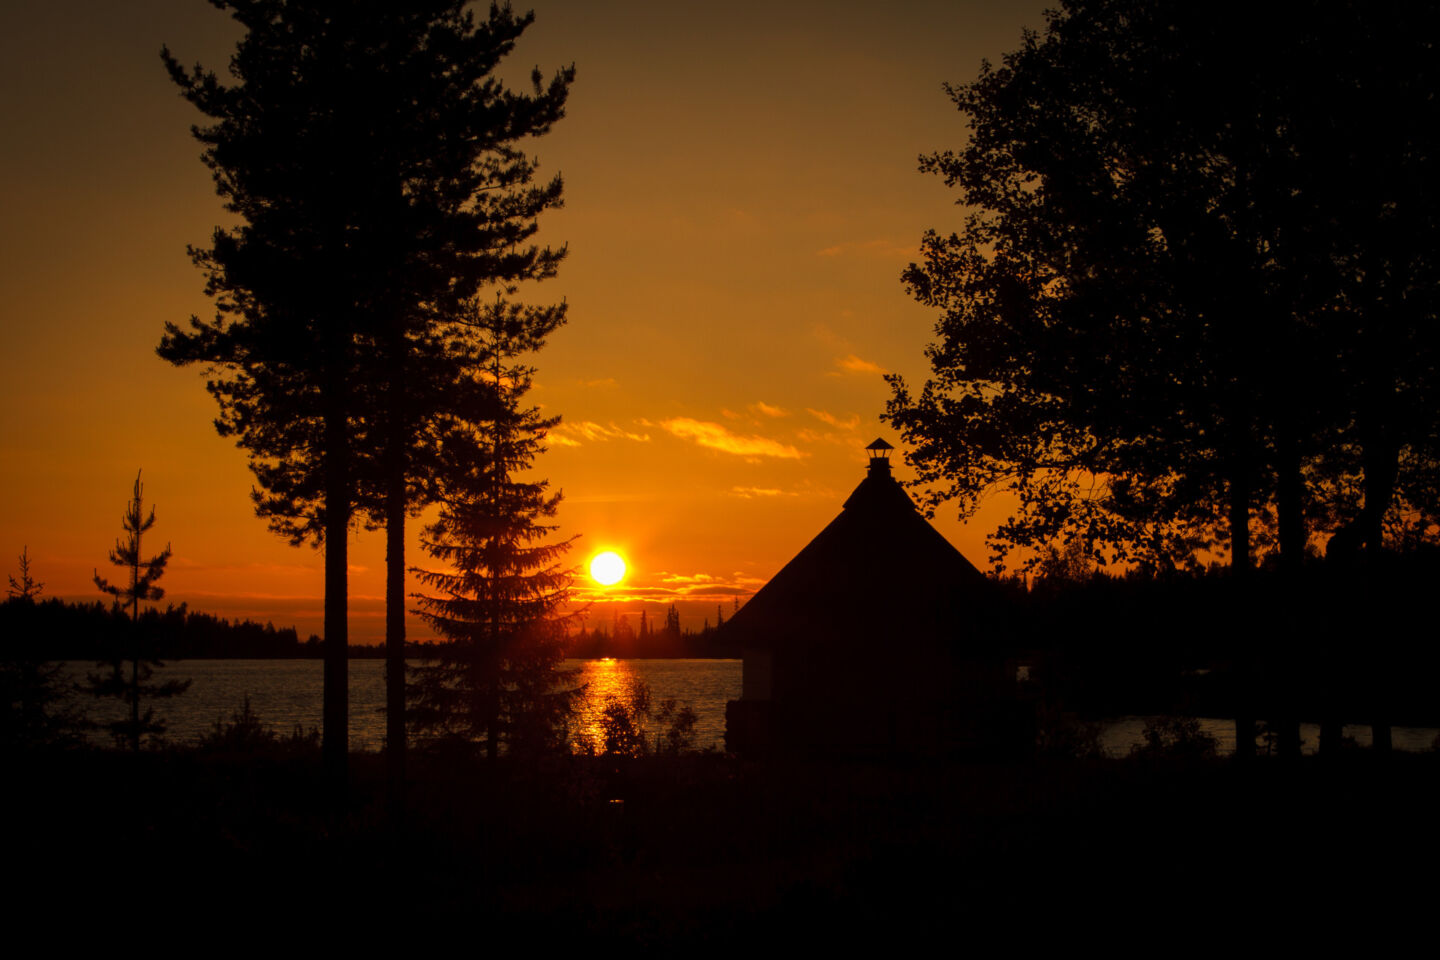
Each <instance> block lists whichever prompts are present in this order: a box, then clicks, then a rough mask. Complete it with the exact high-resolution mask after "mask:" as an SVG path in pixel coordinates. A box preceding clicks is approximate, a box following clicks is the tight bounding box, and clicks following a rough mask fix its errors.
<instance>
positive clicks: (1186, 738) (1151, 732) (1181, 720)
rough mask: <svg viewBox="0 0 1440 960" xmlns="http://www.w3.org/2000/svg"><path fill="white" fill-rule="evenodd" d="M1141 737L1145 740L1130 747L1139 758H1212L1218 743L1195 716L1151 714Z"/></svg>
mask: <svg viewBox="0 0 1440 960" xmlns="http://www.w3.org/2000/svg"><path fill="white" fill-rule="evenodd" d="M1140 736H1141V737H1142V738H1143V740H1144V742H1143V743H1137V744H1136V745H1135V746H1133V747H1131V748H1130V756H1131V757H1134V758H1136V759H1139V760H1162V759H1164V760H1209V759H1213V758H1214V756H1215V749H1216V746H1217V745H1216V742H1215V738H1214V737H1212V736H1210V734H1208V733H1206V732H1205V731H1203V730H1201V729H1200V721H1199V720H1197V719H1195V718H1194V717H1151V718H1150V719H1148V720H1146V721H1145V730H1144V731H1143V732H1142V733H1141V734H1140Z"/></svg>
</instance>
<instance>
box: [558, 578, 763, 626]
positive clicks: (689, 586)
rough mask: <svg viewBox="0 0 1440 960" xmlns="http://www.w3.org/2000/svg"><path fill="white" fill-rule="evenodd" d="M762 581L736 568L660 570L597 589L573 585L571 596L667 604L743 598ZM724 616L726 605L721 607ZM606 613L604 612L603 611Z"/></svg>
mask: <svg viewBox="0 0 1440 960" xmlns="http://www.w3.org/2000/svg"><path fill="white" fill-rule="evenodd" d="M764 585H765V581H764V580H763V579H761V578H760V577H755V576H751V575H749V574H746V573H741V572H739V571H737V572H735V573H733V574H730V575H729V576H725V575H716V574H709V573H691V574H682V573H669V572H668V571H664V570H661V571H659V572H657V573H656V574H655V575H654V576H653V577H649V578H647V579H645V580H644V581H642V582H628V583H623V584H621V585H619V586H616V587H606V588H605V589H603V590H602V589H599V588H596V587H590V586H587V585H585V584H579V585H577V587H576V589H575V593H574V598H575V600H576V601H577V602H581V603H598V604H607V605H608V604H615V603H620V604H633V603H640V604H647V603H654V604H671V603H681V602H683V601H686V600H691V601H700V600H719V599H729V598H731V597H741V598H747V597H750V596H751V595H753V594H754V593H755V591H756V590H759V589H760V588H761V587H763V586H764ZM725 613H726V615H727V616H728V615H729V613H730V608H729V607H728V606H727V607H726V608H725ZM606 616H608V614H606Z"/></svg>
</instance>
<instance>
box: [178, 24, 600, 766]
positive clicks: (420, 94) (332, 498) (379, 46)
mask: <svg viewBox="0 0 1440 960" xmlns="http://www.w3.org/2000/svg"><path fill="white" fill-rule="evenodd" d="M217 5H218V6H221V7H222V8H224V9H228V10H229V11H230V12H231V14H232V16H233V17H234V18H235V19H236V21H237V22H238V23H239V24H240V25H241V26H243V27H244V28H245V30H246V34H245V37H244V39H243V40H242V41H241V42H240V45H239V47H238V48H237V50H236V52H235V55H234V57H232V59H231V61H230V73H231V75H232V76H233V77H234V79H235V81H236V82H235V83H234V84H232V85H229V86H227V85H224V84H222V83H221V81H220V80H219V78H218V77H217V76H216V75H215V74H214V73H211V72H208V71H206V70H204V69H203V68H201V67H198V66H197V67H195V68H194V69H193V70H187V69H186V68H184V67H183V66H182V65H181V64H180V62H179V61H178V60H176V59H175V58H174V57H173V56H171V55H170V53H169V52H168V51H165V52H164V54H163V56H164V59H165V63H166V66H167V68H168V70H169V72H170V76H171V78H172V80H174V82H175V83H176V84H177V85H178V86H179V87H180V89H181V91H182V93H183V95H184V96H185V97H186V99H188V100H189V101H190V102H191V103H192V104H194V105H195V106H196V107H197V108H198V109H199V110H200V111H201V112H202V113H203V114H204V115H205V116H206V117H207V118H208V119H209V120H211V121H212V123H211V125H209V126H205V127H197V128H195V136H196V138H197V139H198V140H199V141H200V142H201V143H202V144H203V145H204V148H205V149H204V153H203V159H204V161H205V163H206V165H207V166H208V167H209V168H210V169H211V170H212V171H213V173H214V175H215V184H216V189H217V191H218V192H219V194H220V195H221V197H222V198H223V199H224V200H225V203H226V207H227V209H228V210H230V211H231V212H232V213H234V214H236V215H237V216H238V217H239V219H240V221H241V223H240V225H239V226H238V227H236V228H233V229H228V230H227V229H219V230H217V231H216V232H215V234H214V236H213V237H212V243H211V246H210V247H208V248H203V249H192V251H191V255H192V257H193V259H194V260H195V263H196V264H197V265H198V266H199V267H200V268H201V269H202V270H203V271H204V272H205V275H206V278H207V290H208V292H209V293H210V294H211V295H212V296H213V297H214V298H215V303H216V309H217V314H216V316H215V318H214V319H213V320H210V321H202V320H199V319H198V318H192V320H191V323H190V328H189V329H188V330H181V329H180V328H179V327H177V326H175V325H174V324H168V325H167V327H166V334H165V337H164V340H163V341H162V343H161V346H160V353H161V355H162V356H164V357H165V358H166V359H168V360H171V361H172V362H174V363H180V364H188V363H200V364H204V365H205V366H206V368H207V370H208V371H209V372H210V374H211V379H210V380H209V383H208V387H209V390H210V392H211V393H212V394H213V395H214V397H215V399H216V401H217V402H218V403H219V406H220V416H219V418H218V419H217V421H216V424H217V427H218V428H219V430H220V432H221V434H222V435H225V436H233V437H234V438H235V439H236V441H237V443H238V444H239V445H241V446H242V447H244V448H246V449H247V450H248V451H249V452H250V456H251V468H252V470H253V471H254V473H255V476H256V479H257V480H258V482H259V484H260V489H259V490H258V491H257V492H256V494H255V499H256V506H257V509H258V510H259V512H260V513H261V514H262V515H265V516H267V517H269V518H270V521H271V524H272V526H273V527H274V528H275V529H276V530H277V531H278V532H280V533H282V534H283V535H285V536H287V537H289V538H290V539H291V540H292V541H294V542H296V543H300V542H303V541H307V540H308V541H311V542H314V543H316V544H319V543H321V542H322V541H323V542H324V544H325V548H326V549H325V563H326V587H325V590H326V610H325V643H326V650H327V653H326V710H325V744H326V746H325V750H326V756H327V760H328V762H329V764H330V766H331V768H332V772H333V773H335V774H336V775H337V776H338V775H339V774H340V773H341V772H343V767H344V764H345V755H346V754H345V745H346V734H345V727H346V711H347V703H348V690H347V687H346V668H345V656H346V646H347V640H348V635H347V626H346V590H347V587H346V568H347V550H346V539H347V535H348V532H349V527H350V524H351V520H352V515H353V514H354V513H355V511H356V510H357V508H358V510H359V511H360V512H361V513H362V514H365V515H367V516H369V517H371V518H372V519H374V521H375V522H376V523H383V524H384V525H385V526H386V528H387V530H388V547H389V548H388V558H387V564H388V567H389V577H388V580H387V605H388V607H389V614H388V618H387V635H388V636H389V637H390V643H389V646H390V648H391V657H390V659H391V663H392V664H393V666H392V669H391V670H390V674H391V680H390V684H391V690H392V693H391V696H390V698H389V701H390V702H389V706H390V713H391V716H392V718H393V719H392V724H391V728H390V732H391V736H392V739H396V742H395V743H394V745H393V749H392V751H391V756H392V758H394V759H398V758H399V757H400V756H402V755H403V742H404V738H403V723H402V715H403V692H402V688H401V684H403V606H404V598H403V593H404V590H403V572H404V569H405V566H404V551H403V547H404V537H403V528H404V522H405V518H406V516H407V515H408V514H409V513H410V512H411V511H412V510H414V509H416V508H418V506H419V505H420V504H423V503H425V502H427V500H429V499H431V498H433V496H434V495H435V486H434V482H435V478H436V470H437V469H439V463H440V461H439V451H440V449H441V448H442V446H443V444H444V437H445V434H446V432H447V430H449V429H450V427H449V425H448V423H447V420H446V416H447V414H448V413H449V412H450V411H451V410H452V408H453V406H454V405H455V404H456V403H459V402H462V398H463V396H464V395H465V394H466V393H467V392H468V387H469V383H470V381H469V377H468V374H469V372H470V371H471V367H470V364H471V363H472V362H473V360H474V353H473V351H472V350H471V349H470V347H469V346H468V340H467V336H466V329H465V326H464V323H463V321H460V320H457V319H456V318H455V313H454V309H455V306H456V304H458V303H460V302H461V301H463V300H465V299H466V298H468V297H470V296H472V295H474V294H475V293H476V291H477V290H478V289H479V288H480V287H481V286H483V285H485V284H487V283H493V282H497V281H499V282H503V283H508V284H513V283H515V282H518V281H520V280H530V279H541V278H544V277H546V276H549V275H551V274H552V273H553V272H554V269H555V266H556V264H557V263H558V262H559V260H560V259H561V258H562V257H563V254H564V251H563V250H560V251H554V250H550V249H549V248H540V247H538V246H537V245H535V244H533V243H530V242H529V240H530V238H531V237H532V235H533V234H534V232H535V230H536V224H535V217H536V216H537V215H538V213H539V212H540V211H542V210H544V209H547V208H549V207H552V206H555V205H557V204H558V203H559V198H560V192H561V183H560V181H559V179H558V178H556V179H554V180H551V181H549V182H548V183H541V184H533V183H532V182H531V181H532V178H533V173H534V170H535V166H536V164H535V162H534V160H533V159H532V158H531V157H529V156H527V155H526V154H525V153H523V152H522V151H520V150H519V149H517V147H516V141H518V140H520V139H522V138H524V137H527V136H532V135H537V134H541V133H544V132H545V130H547V129H548V127H549V125H550V124H551V123H552V122H554V120H556V119H557V118H558V117H559V116H560V115H561V113H562V111H563V106H564V102H565V98H566V93H567V90H568V87H569V84H570V81H571V79H572V77H573V70H562V71H560V72H558V73H557V74H556V75H555V76H554V77H553V78H552V79H551V80H550V82H549V83H548V84H544V83H542V80H541V77H540V75H539V73H538V71H537V72H536V73H535V74H534V76H533V77H532V86H533V90H532V92H531V93H530V94H528V95H526V94H516V93H512V92H510V91H509V90H507V89H505V88H504V86H503V85H502V84H500V83H499V82H498V81H497V80H496V79H495V78H494V77H493V75H492V72H493V70H494V68H495V66H496V64H497V63H498V62H499V61H500V60H501V59H502V58H503V57H504V56H505V55H506V54H508V53H509V52H510V50H511V49H512V48H513V46H514V43H515V40H516V39H517V38H518V37H519V36H520V35H521V33H523V32H524V30H525V29H526V28H527V27H528V26H529V24H530V22H531V17H530V16H529V15H525V16H517V15H516V14H514V13H513V11H512V10H511V9H510V8H509V6H508V5H507V6H505V7H498V6H492V7H491V8H490V10H489V12H488V15H486V16H485V17H483V18H481V19H479V20H477V19H476V18H475V16H474V15H473V13H471V12H470V11H468V10H466V8H465V4H464V3H462V2H459V0H429V2H423V3H406V4H395V3H389V2H382V0H365V2H360V3H354V2H339V0H307V2H283V0H221V2H219V3H218V4H217ZM557 311H558V308H557ZM457 395H458V396H457ZM396 731H400V732H401V735H400V736H399V737H398V738H396V736H395V734H396Z"/></svg>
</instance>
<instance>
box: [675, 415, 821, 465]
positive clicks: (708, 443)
mask: <svg viewBox="0 0 1440 960" xmlns="http://www.w3.org/2000/svg"><path fill="white" fill-rule="evenodd" d="M660 426H662V427H664V428H665V429H666V430H668V431H670V432H671V433H673V434H674V435H675V436H677V437H680V438H681V439H682V440H694V441H695V442H696V443H698V444H700V446H702V447H708V448H710V449H711V450H719V451H721V452H723V453H733V454H735V455H736V456H739V457H776V458H778V459H782V460H799V459H800V458H801V457H804V456H805V454H804V453H803V452H801V451H800V450H797V449H796V448H795V447H792V446H790V445H789V444H787V443H781V442H780V441H778V440H771V439H770V438H769V437H760V436H742V435H740V434H738V433H731V432H730V429H729V428H728V427H726V426H725V425H723V424H719V423H712V422H710V421H707V420H692V419H691V418H689V417H676V418H674V419H671V420H662V421H661V422H660Z"/></svg>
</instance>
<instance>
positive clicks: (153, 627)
mask: <svg viewBox="0 0 1440 960" xmlns="http://www.w3.org/2000/svg"><path fill="white" fill-rule="evenodd" d="M137 629H138V630H139V632H140V634H141V636H143V637H144V638H145V641H146V644H145V649H146V650H148V651H153V653H154V655H155V656H158V657H160V658H161V659H164V660H182V659H223V658H227V657H234V658H253V659H267V658H281V657H309V656H319V655H320V638H319V637H315V636H312V637H310V638H309V639H308V640H307V641H305V642H304V643H301V642H300V639H299V637H298V636H297V635H296V633H295V628H294V627H285V628H277V627H276V626H275V625H274V624H272V623H265V624H259V623H255V622H254V621H253V620H241V621H238V622H236V623H231V622H230V621H229V620H227V619H225V618H223V617H216V616H213V615H211V614H208V613H197V612H195V611H192V610H190V609H189V608H188V607H187V606H186V605H185V604H183V603H182V604H180V605H179V606H168V607H166V608H165V610H163V611H160V610H153V609H152V610H146V611H144V612H142V613H141V614H140V623H139V626H138V628H137V626H136V625H135V624H133V623H131V622H130V618H129V617H128V616H126V614H125V612H124V611H123V610H120V609H118V608H116V607H113V606H109V605H106V604H104V603H100V602H98V601H97V602H94V603H67V602H65V601H63V600H59V599H55V598H51V599H48V600H41V601H39V602H34V601H30V600H22V599H17V598H11V599H9V600H7V601H6V602H5V603H3V604H0V637H3V638H4V639H3V643H4V644H5V647H6V655H7V657H12V658H24V659H35V660H104V659H107V658H108V657H111V656H115V655H117V654H119V653H123V652H124V651H127V650H130V649H131V646H132V644H131V640H132V638H133V637H134V635H135V632H136V630H137Z"/></svg>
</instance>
